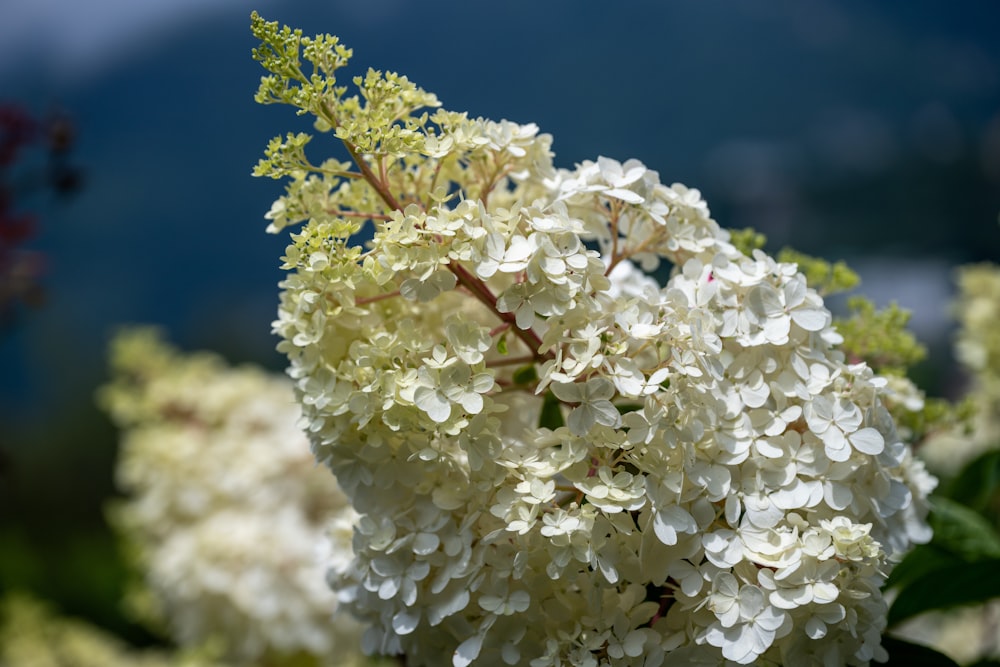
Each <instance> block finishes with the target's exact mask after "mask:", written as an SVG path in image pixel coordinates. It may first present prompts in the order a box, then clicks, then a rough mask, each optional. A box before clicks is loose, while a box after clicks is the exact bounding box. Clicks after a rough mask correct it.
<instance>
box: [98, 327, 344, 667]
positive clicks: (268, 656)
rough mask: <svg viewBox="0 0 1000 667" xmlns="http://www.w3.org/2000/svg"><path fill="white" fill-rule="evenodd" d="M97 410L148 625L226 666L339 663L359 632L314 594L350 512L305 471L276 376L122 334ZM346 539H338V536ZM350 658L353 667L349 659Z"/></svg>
mask: <svg viewBox="0 0 1000 667" xmlns="http://www.w3.org/2000/svg"><path fill="white" fill-rule="evenodd" d="M112 366H113V368H114V371H115V377H114V380H113V382H112V383H111V384H110V385H108V386H107V387H105V388H104V390H103V392H102V396H101V398H102V400H103V402H104V404H105V405H106V407H107V409H108V410H109V412H110V413H111V415H112V417H113V418H114V420H115V422H116V423H117V424H118V425H119V426H120V427H121V428H122V429H123V434H122V441H121V450H120V457H119V464H118V469H117V477H118V483H119V486H120V488H121V489H122V490H123V491H125V492H126V493H127V494H128V498H127V499H126V500H124V501H122V502H121V503H120V504H119V505H118V506H116V507H115V512H114V517H115V519H116V524H117V527H118V528H119V529H120V532H121V533H122V534H123V537H124V538H125V539H126V540H127V541H128V542H129V543H130V544H131V545H132V546H133V548H134V550H135V551H136V555H137V558H138V560H139V565H140V568H141V570H142V572H143V574H144V577H145V582H144V583H145V585H146V586H147V587H148V593H147V597H148V598H151V602H152V606H153V609H152V610H151V611H152V612H153V613H154V615H155V616H159V617H160V620H162V621H165V623H166V625H167V628H168V630H169V632H170V634H171V636H172V638H173V639H174V640H175V641H177V643H178V644H180V645H181V646H198V645H202V644H204V643H206V642H212V643H213V644H214V645H216V646H219V645H220V644H219V643H218V642H221V647H222V648H223V650H224V652H225V657H226V658H227V660H229V661H230V662H231V663H232V664H274V665H280V664H285V663H284V662H282V660H284V659H285V658H288V657H294V658H295V660H296V662H293V663H292V664H296V665H300V664H301V665H345V664H352V663H351V661H352V660H356V659H358V657H359V656H360V651H359V648H360V628H359V627H358V625H357V623H356V622H354V621H353V619H351V618H350V617H349V616H347V615H337V616H336V617H335V616H334V611H335V609H336V607H337V603H336V598H335V596H334V594H333V592H332V591H330V590H329V589H328V588H327V587H326V586H325V581H326V569H327V566H328V563H329V562H330V560H331V558H333V559H336V558H340V559H342V560H343V559H349V558H350V540H351V537H350V534H351V529H350V525H351V523H352V522H353V519H354V516H355V515H354V513H353V510H352V509H351V508H350V505H349V504H348V503H347V500H346V498H345V496H344V495H343V493H341V491H340V490H339V488H338V487H337V485H336V483H335V481H334V480H333V479H331V478H330V476H329V474H328V473H326V472H325V471H323V470H322V468H319V467H317V466H316V464H315V461H314V460H313V457H312V455H311V453H310V451H309V445H308V442H307V441H306V439H305V437H304V436H303V435H302V433H301V431H300V430H299V429H298V428H297V426H296V423H297V421H298V419H299V417H300V414H301V410H300V408H299V407H298V405H296V403H295V400H294V395H293V392H292V388H291V387H290V386H289V383H288V381H287V379H286V378H283V377H281V376H272V375H268V374H267V373H265V372H263V371H261V370H260V369H257V368H254V367H250V366H247V367H241V368H230V367H227V366H226V365H225V363H224V362H223V361H222V360H221V359H219V358H218V357H216V356H214V355H209V354H194V355H189V356H185V355H182V354H180V353H178V352H177V351H175V350H173V349H172V348H170V347H168V346H166V345H165V344H164V343H162V342H161V341H160V340H159V338H158V336H157V335H156V334H155V332H154V331H152V330H147V329H140V330H135V331H131V332H127V333H125V334H122V335H120V336H119V337H118V338H117V339H116V340H115V341H114V344H113V346H112ZM345 523H346V524H347V525H346V528H345V525H344V524H345ZM352 656H353V657H352Z"/></svg>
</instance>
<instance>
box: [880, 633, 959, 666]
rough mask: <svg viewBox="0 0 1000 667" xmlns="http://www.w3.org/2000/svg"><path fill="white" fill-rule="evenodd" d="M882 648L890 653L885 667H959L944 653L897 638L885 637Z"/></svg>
mask: <svg viewBox="0 0 1000 667" xmlns="http://www.w3.org/2000/svg"><path fill="white" fill-rule="evenodd" d="M882 648H884V649H885V650H886V651H887V652H888V653H889V661H888V662H886V663H885V667H958V663H957V662H955V661H954V660H952V659H951V658H949V657H948V656H946V655H945V654H943V653H938V652H937V651H935V650H934V649H932V648H928V647H927V646H921V645H920V644H913V643H911V642H908V641H904V640H902V639H897V638H896V637H883V638H882Z"/></svg>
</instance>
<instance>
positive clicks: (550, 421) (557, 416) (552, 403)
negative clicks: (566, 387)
mask: <svg viewBox="0 0 1000 667" xmlns="http://www.w3.org/2000/svg"><path fill="white" fill-rule="evenodd" d="M565 425H566V421H565V420H564V419H563V415H562V404H561V403H560V402H559V399H558V398H556V396H555V394H553V393H552V392H551V391H547V392H545V400H544V401H543V402H542V413H541V414H540V415H539V416H538V427H539V428H549V429H552V430H553V431H554V430H556V429H557V428H559V427H560V426H565Z"/></svg>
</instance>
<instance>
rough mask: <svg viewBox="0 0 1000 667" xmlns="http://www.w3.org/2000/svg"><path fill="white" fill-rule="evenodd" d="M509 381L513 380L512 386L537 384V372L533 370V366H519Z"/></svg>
mask: <svg viewBox="0 0 1000 667" xmlns="http://www.w3.org/2000/svg"><path fill="white" fill-rule="evenodd" d="M511 379H513V380H514V384H532V383H534V382H538V371H536V370H535V365H534V364H528V365H527V366H521V367H520V368H518V369H517V370H516V371H514V375H513V377H512V378H511Z"/></svg>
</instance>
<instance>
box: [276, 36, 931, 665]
mask: <svg viewBox="0 0 1000 667" xmlns="http://www.w3.org/2000/svg"><path fill="white" fill-rule="evenodd" d="M258 31H259V34H263V35H264V39H265V41H266V40H268V39H270V40H272V41H275V40H277V39H279V38H278V37H274V36H273V35H272V34H271V33H267V32H266V31H265V30H261V29H260V27H259V26H258ZM274 34H277V33H274ZM280 39H281V40H283V41H282V42H281V43H282V47H281V48H289V47H288V45H289V44H290V43H292V42H293V40H294V36H290V35H289V34H288V33H285V34H283V35H282V36H281V37H280ZM327 39H330V38H327ZM302 43H303V44H306V41H305V40H304V38H303V42H302ZM318 43H319V42H318V41H317V42H311V43H309V45H308V46H307V47H306V48H307V53H308V49H309V48H315V47H316V44H318ZM295 44H297V42H295ZM274 48H275V49H276V50H277V47H274ZM314 53H315V52H314ZM270 57H271V55H269V52H265V53H264V54H263V55H260V54H258V59H260V60H262V61H263V62H264V63H265V67H268V68H269V69H271V71H272V72H276V74H275V76H274V77H270V78H268V77H265V79H264V82H263V83H262V88H261V90H262V92H261V93H260V94H259V96H258V99H261V100H262V101H290V103H293V104H299V103H300V102H298V101H297V100H300V99H304V98H307V97H308V96H307V95H306V94H305V93H304V92H301V91H304V90H305V89H306V86H307V85H313V86H316V84H315V81H316V79H315V78H313V79H309V78H308V77H298V76H297V75H294V76H293V75H287V71H288V70H287V69H280V67H278V66H277V65H274V64H273V62H272V61H270V60H268V58H270ZM287 60H288V59H287V58H285V59H282V60H281V61H280V62H282V63H284V62H286V61H287ZM317 62H319V63H320V64H321V65H322V62H323V61H321V60H319V59H317ZM286 76H287V77H288V80H294V81H297V82H299V83H295V85H296V86H301V88H293V87H288V86H291V84H289V83H288V82H287V81H286V79H283V78H281V77H286ZM276 77H277V78H276ZM372 77H373V75H372V73H371V72H370V73H369V76H368V77H367V78H365V79H364V80H362V79H360V78H359V79H356V80H355V82H356V83H357V84H358V85H359V86H360V87H361V97H363V98H364V100H365V104H367V107H366V108H368V109H370V110H369V111H366V116H365V117H366V118H389V119H390V120H389V121H387V122H389V123H390V124H391V127H392V128H393V129H394V131H395V130H398V133H399V134H402V133H404V132H405V133H407V134H406V141H407V143H406V146H404V147H402V148H401V147H400V145H399V143H398V142H397V143H392V144H391V146H389V145H388V144H386V146H381V145H378V144H374V145H373V143H372V142H371V141H370V140H369V139H368V138H367V137H369V136H371V135H373V134H375V135H379V133H381V135H386V134H388V132H389V130H387V129H386V127H381V126H380V127H377V128H372V127H364V126H359V125H358V124H357V123H356V119H357V117H358V116H359V114H358V112H357V107H358V105H360V104H361V102H359V98H349V99H348V100H340V99H339V98H338V99H334V97H333V96H327V97H324V98H323V102H322V104H317V105H314V106H308V107H305V108H307V110H311V111H312V112H314V113H316V114H317V116H318V117H319V118H320V122H318V124H317V127H318V128H319V129H321V130H323V129H328V128H334V131H335V135H336V137H337V138H338V139H340V140H341V141H342V142H343V144H344V145H345V146H346V148H347V150H348V152H349V154H350V155H351V157H352V159H353V161H354V165H353V166H349V165H344V164H340V163H337V164H336V166H335V168H334V167H329V166H328V167H324V168H321V169H318V170H317V169H315V168H310V167H309V166H308V165H306V164H305V163H302V166H301V167H299V168H295V169H285V170H281V169H276V168H275V167H274V165H276V164H278V163H279V160H278V159H277V158H276V157H275V156H276V155H278V154H279V153H281V150H284V149H281V148H280V146H278V144H272V147H271V148H269V153H268V155H269V160H270V161H269V162H267V163H262V165H261V166H260V167H259V168H258V173H260V174H269V175H272V176H276V177H277V176H281V175H287V176H290V177H291V178H292V183H291V184H290V185H289V188H288V193H287V195H286V196H285V197H283V198H282V199H281V200H279V202H278V203H277V204H276V205H275V207H274V208H273V209H272V212H271V214H270V215H269V217H270V218H271V220H272V223H273V224H272V229H274V228H279V227H283V226H286V225H289V224H293V223H297V222H305V224H304V226H303V227H302V228H301V229H300V230H299V231H297V232H295V233H293V234H292V236H291V238H292V244H291V245H290V246H289V247H288V250H287V252H286V256H285V257H284V268H285V269H286V270H287V271H288V272H289V273H288V275H287V278H286V279H285V280H284V281H283V283H282V288H283V292H282V296H281V306H280V311H279V317H278V319H277V321H276V322H275V324H274V329H275V331H276V332H277V333H278V334H279V335H280V336H281V338H282V339H283V340H282V342H281V343H280V344H279V349H280V350H282V351H283V352H284V353H286V354H287V355H288V358H289V360H290V368H289V374H290V375H291V377H292V378H293V379H294V381H295V384H296V389H297V392H298V395H299V397H300V399H301V402H302V405H303V420H302V426H303V428H304V429H305V430H306V431H307V432H308V434H309V437H310V439H311V441H312V444H313V448H314V452H315V454H316V456H317V457H318V458H319V460H321V461H323V462H324V463H325V464H326V465H328V466H329V467H330V468H331V470H332V471H333V472H334V473H335V474H336V476H337V478H338V480H339V482H340V484H341V486H342V488H343V489H344V491H345V492H346V493H347V494H348V496H349V497H350V499H351V502H352V503H353V505H354V507H355V509H356V510H357V511H358V512H359V514H360V517H361V518H360V520H359V522H358V524H357V527H356V529H355V536H354V559H353V561H352V563H351V566H350V568H349V569H348V570H346V571H344V572H342V573H341V574H340V575H339V576H338V577H336V578H335V581H334V585H335V587H336V588H337V589H338V590H339V593H340V596H341V599H342V600H343V602H344V603H345V604H347V605H349V606H350V608H351V609H352V611H353V612H354V613H355V614H356V615H357V616H358V617H359V618H361V619H362V620H363V621H365V622H366V623H367V624H368V625H369V628H368V630H367V632H366V634H365V639H364V645H365V649H366V651H368V652H371V653H384V654H405V656H406V661H407V664H408V665H441V664H446V663H448V662H450V663H451V664H453V665H455V667H464V666H466V665H470V664H473V663H475V664H481V665H497V664H505V665H530V667H549V666H553V667H554V666H562V665H574V666H583V667H588V666H594V667H596V666H598V665H600V666H605V665H608V666H616V667H617V666H627V665H628V666H631V665H635V666H639V665H643V666H646V667H652V666H654V665H690V664H706V665H708V664H713V665H722V664H726V663H738V664H760V665H768V664H770V665H776V664H785V665H809V664H822V665H863V664H867V663H868V662H869V661H870V660H872V659H873V658H874V659H879V658H884V651H883V650H882V649H881V646H880V633H881V631H882V629H883V628H884V625H885V620H884V619H885V612H886V603H885V601H884V600H883V598H882V596H881V594H880V590H879V586H880V584H881V583H882V582H883V581H884V577H885V575H886V573H887V572H888V571H889V570H890V569H891V564H892V562H893V559H895V558H898V557H899V555H900V554H901V553H902V552H903V551H904V550H905V549H906V548H907V547H908V546H909V545H911V544H912V543H913V542H919V541H924V540H927V539H928V538H929V529H928V527H927V525H926V523H925V521H924V517H925V514H926V511H927V506H926V503H925V496H926V493H927V492H928V487H929V486H932V484H933V482H932V480H930V478H929V477H928V476H927V475H926V473H924V471H923V468H922V467H921V465H920V464H919V463H917V462H915V461H914V459H913V458H912V456H911V453H910V451H909V448H908V447H907V445H906V444H904V443H903V442H901V441H900V438H899V437H898V436H897V433H896V431H895V429H894V425H893V422H892V419H891V417H890V416H889V414H888V412H887V411H886V409H885V408H884V407H883V405H882V403H881V400H880V393H881V392H882V390H883V387H884V385H885V380H883V379H882V378H879V377H877V376H875V375H874V374H873V372H872V371H871V370H870V369H869V368H868V367H867V366H865V365H864V364H848V363H846V362H845V360H844V356H843V355H842V354H841V353H840V352H839V351H838V350H837V344H838V342H840V337H839V336H838V334H837V333H836V331H835V330H834V329H833V328H832V326H831V316H830V313H829V311H828V310H827V309H826V308H825V307H824V304H823V301H822V299H821V298H820V297H819V296H818V295H817V293H816V292H815V291H814V290H812V289H810V288H809V287H808V286H807V285H806V282H805V278H804V277H803V276H802V275H801V274H800V273H799V272H798V271H797V268H796V266H795V265H794V264H783V263H779V262H777V261H775V260H774V259H773V258H771V257H770V256H768V255H767V254H765V253H763V252H760V251H755V252H754V253H753V255H752V256H745V255H744V254H742V253H741V252H740V251H738V250H737V249H736V248H735V247H734V246H733V245H732V244H731V243H730V242H729V238H730V237H729V233H728V232H727V231H725V230H723V229H722V228H720V226H719V225H718V224H717V223H716V222H715V221H714V220H713V219H712V218H711V217H710V214H709V210H708V207H707V205H706V204H705V202H704V201H703V200H702V198H701V196H700V193H699V192H698V191H697V190H694V189H689V188H686V187H684V186H683V185H679V184H673V185H666V184H664V183H662V182H661V181H660V179H659V176H658V174H657V173H656V172H654V171H652V170H650V169H648V168H646V167H645V166H644V165H643V164H641V163H639V162H638V161H635V160H629V161H627V162H624V163H621V162H618V161H615V160H612V159H608V158H599V159H597V160H596V161H595V162H585V163H583V164H581V165H578V166H577V168H576V169H574V170H572V171H566V170H559V169H556V168H555V167H554V166H553V163H552V153H551V151H550V145H551V138H550V137H548V136H547V135H543V134H538V132H537V128H536V127H535V126H533V125H524V126H516V125H513V124H511V123H508V122H503V123H493V122H491V121H487V120H483V119H469V118H467V117H466V116H464V115H460V114H454V113H449V112H443V111H438V112H436V113H434V114H432V115H431V116H430V117H429V118H428V116H427V115H426V114H424V115H419V114H418V113H417V112H416V111H414V108H415V107H418V106H423V105H428V104H431V105H433V104H436V99H434V98H433V96H430V95H428V94H426V93H423V91H420V90H419V89H416V88H415V87H414V86H412V84H409V83H408V82H406V81H405V80H403V82H402V83H399V82H400V79H399V78H398V77H396V75H386V76H385V79H384V80H383V84H385V85H379V86H374V85H373V84H372ZM376 78H377V77H376ZM282 81H284V82H285V83H284V84H283V85H285V86H286V88H280V86H278V83H280V82H282ZM310 81H312V82H313V83H309V82H310ZM388 82H396V88H395V89H394V90H395V92H394V93H392V94H389V93H386V89H387V87H388V85H389V84H388ZM330 86H332V84H330ZM325 89H329V86H327V88H325ZM373 90H378V91H380V94H379V95H375V94H373V92H372V91H373ZM289 91H291V92H289ZM342 94H343V92H342V91H341V92H340V93H338V95H342ZM308 99H313V98H311V97H309V98H308ZM387 100H388V101H387ZM379 105H381V106H382V107H384V108H385V109H392V113H388V112H385V111H382V112H380V111H379ZM347 117H349V118H350V121H351V122H350V123H347V122H346V121H344V118H347ZM373 122H374V121H373ZM381 135H380V136H381ZM276 141H277V140H276ZM279 143H280V142H279ZM359 146H364V147H365V149H364V150H360V149H359V148H358V147H359ZM293 157H294V155H293V152H292V151H288V152H287V154H285V158H286V161H288V160H292V158H293ZM324 164H326V165H330V164H333V163H331V162H328V163H324ZM349 169H355V171H348V170H349ZM334 171H336V173H337V174H338V175H339V177H338V178H331V177H330V174H331V173H333V172H334ZM321 182H322V183H323V185H322V186H318V185H317V184H318V183H321ZM290 211H295V212H297V213H296V215H294V216H293V215H289V214H288V212H290ZM369 221H370V222H371V224H372V227H373V228H374V231H373V233H372V236H371V237H370V239H368V240H365V237H364V236H363V234H362V233H361V230H362V229H363V228H364V225H365V223H366V222H369ZM663 262H666V263H668V264H669V276H668V278H667V280H666V281H665V283H664V284H663V285H662V286H661V285H659V284H657V283H656V282H655V281H653V280H652V279H651V278H650V277H648V275H647V273H646V272H649V271H653V270H654V269H657V267H658V266H659V265H660V264H661V263H663Z"/></svg>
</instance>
